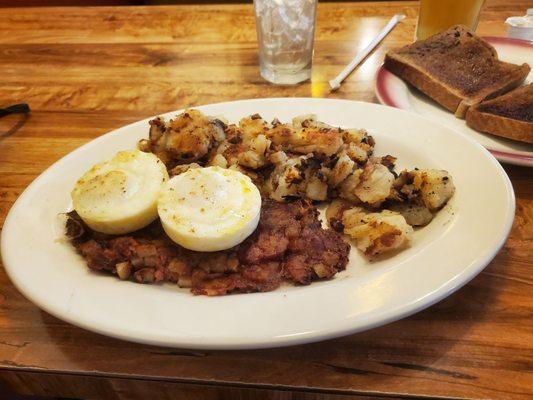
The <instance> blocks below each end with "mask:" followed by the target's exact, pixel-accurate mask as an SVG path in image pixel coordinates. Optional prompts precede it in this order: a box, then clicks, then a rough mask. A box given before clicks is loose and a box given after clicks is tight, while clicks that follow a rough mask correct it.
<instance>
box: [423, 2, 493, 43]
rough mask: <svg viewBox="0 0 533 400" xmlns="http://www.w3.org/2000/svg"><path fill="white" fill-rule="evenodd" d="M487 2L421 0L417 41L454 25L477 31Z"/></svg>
mask: <svg viewBox="0 0 533 400" xmlns="http://www.w3.org/2000/svg"><path fill="white" fill-rule="evenodd" d="M484 2H485V0H420V11H419V13H418V27H417V29H416V38H417V39H419V40H420V39H426V38H427V37H429V36H431V35H434V34H436V33H439V32H442V31H445V30H447V29H448V28H450V27H451V26H453V25H457V24H461V25H466V26H467V27H469V28H470V29H471V30H472V31H475V30H476V27H477V22H478V18H479V13H480V11H481V8H482V7H483V3H484Z"/></svg>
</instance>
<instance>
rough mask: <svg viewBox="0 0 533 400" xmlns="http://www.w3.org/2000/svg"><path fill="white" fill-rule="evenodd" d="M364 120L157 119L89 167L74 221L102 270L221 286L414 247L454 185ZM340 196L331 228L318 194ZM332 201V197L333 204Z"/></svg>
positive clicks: (248, 286)
mask: <svg viewBox="0 0 533 400" xmlns="http://www.w3.org/2000/svg"><path fill="white" fill-rule="evenodd" d="M374 144H375V143H374V139H373V138H372V136H370V135H369V134H368V133H367V132H366V131H365V130H363V129H343V128H339V127H334V126H330V125H327V124H325V123H323V122H319V121H317V120H316V118H315V117H313V116H312V115H305V116H300V117H296V118H294V119H293V120H292V122H291V123H282V122H280V121H279V120H277V119H275V120H274V121H272V122H267V121H265V120H264V119H263V118H261V116H260V115H258V114H255V115H252V116H249V117H246V118H243V119H241V120H240V121H239V123H238V124H230V123H228V122H227V121H224V120H222V119H221V118H212V117H208V116H206V115H204V114H203V113H202V112H200V111H198V110H187V111H185V112H183V113H182V114H180V115H178V116H176V118H174V119H171V120H169V121H165V120H164V119H163V118H160V117H158V118H155V119H154V120H152V121H150V131H149V137H148V139H143V140H141V141H140V142H139V149H138V150H132V151H121V152H118V153H117V154H116V155H115V157H114V158H112V159H111V160H108V161H105V162H103V163H100V164H97V165H95V166H94V167H92V168H91V169H90V170H88V171H87V172H86V173H85V174H84V175H83V176H82V177H81V178H80V179H79V180H78V182H77V183H76V185H75V187H74V189H73V190H72V200H73V208H74V210H73V211H71V212H69V213H68V214H67V216H68V218H67V223H66V234H67V236H68V238H69V239H70V241H71V243H72V244H73V246H74V247H75V248H76V250H77V251H78V252H79V253H80V254H81V255H82V256H83V258H84V259H85V260H86V262H87V265H88V266H89V268H91V269H92V270H96V271H102V272H107V273H110V274H113V275H116V276H118V277H119V278H120V279H123V280H132V281H135V282H140V283H156V282H166V281H168V282H173V283H176V284H177V285H179V286H180V287H187V288H190V289H191V291H192V293H194V294H204V295H209V296H214V295H224V294H229V293H238V292H241V293H244V292H264V291H270V290H274V289H276V288H277V287H279V286H280V285H281V284H282V283H283V282H289V283H293V284H296V285H307V284H310V283H311V282H313V281H315V280H321V279H329V278H332V277H334V276H335V274H336V273H337V272H339V271H341V270H344V269H345V268H346V265H347V263H348V255H349V251H350V244H349V242H350V241H351V242H352V243H353V244H354V245H355V246H356V247H357V249H359V250H360V251H361V252H362V253H363V254H364V255H365V256H366V257H367V258H368V259H369V260H374V259H375V258H376V257H378V256H379V255H381V254H383V253H387V252H391V251H399V250H401V249H402V248H404V247H406V246H408V244H409V241H410V236H411V234H412V232H413V227H417V226H424V225H427V224H428V223H429V222H430V221H431V220H432V219H433V217H434V215H435V213H436V212H438V210H440V209H441V208H442V207H443V206H444V205H445V204H446V203H447V202H448V200H449V199H450V198H451V197H452V196H453V193H454V190H455V188H454V184H453V180H452V177H451V176H450V175H449V174H448V172H446V171H444V170H435V169H425V170H424V169H418V168H414V169H413V170H404V171H401V172H396V171H395V162H396V158H395V157H393V156H391V155H385V156H374V155H373V150H374ZM325 202H329V204H328V205H327V209H326V213H325V216H326V220H327V223H328V225H329V227H328V228H324V227H323V226H322V222H321V220H320V218H319V216H320V215H319V211H318V209H317V207H316V205H317V204H323V203H325ZM326 204H327V203H326Z"/></svg>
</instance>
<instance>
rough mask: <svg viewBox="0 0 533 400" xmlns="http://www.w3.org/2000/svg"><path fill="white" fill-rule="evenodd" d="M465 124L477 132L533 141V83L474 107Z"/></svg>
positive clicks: (469, 112) (468, 113) (467, 115)
mask: <svg viewBox="0 0 533 400" xmlns="http://www.w3.org/2000/svg"><path fill="white" fill-rule="evenodd" d="M466 123H467V125H468V126H469V127H471V128H473V129H475V130H477V131H481V132H487V133H491V134H493V135H498V136H503V137H506V138H509V139H514V140H519V141H522V142H527V143H533V83H530V84H529V85H526V86H523V87H520V88H518V89H515V90H513V91H512V92H509V93H507V94H504V95H503V96H500V97H497V98H495V99H493V100H487V101H484V102H483V103H480V104H478V105H476V106H473V107H471V108H470V109H469V110H468V112H467V114H466Z"/></svg>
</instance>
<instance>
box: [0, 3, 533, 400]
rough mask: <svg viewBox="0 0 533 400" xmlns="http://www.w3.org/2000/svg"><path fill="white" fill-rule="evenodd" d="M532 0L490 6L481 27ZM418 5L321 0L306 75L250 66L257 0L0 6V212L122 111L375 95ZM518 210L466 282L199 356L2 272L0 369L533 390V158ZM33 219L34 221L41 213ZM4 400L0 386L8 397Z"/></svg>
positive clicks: (144, 394)
mask: <svg viewBox="0 0 533 400" xmlns="http://www.w3.org/2000/svg"><path fill="white" fill-rule="evenodd" d="M527 6H531V2H530V1H527V0H524V1H519V0H511V1H510V0H496V1H488V2H487V6H486V8H485V11H484V12H483V15H482V17H481V22H480V24H479V30H478V31H479V32H480V33H482V34H489V35H504V34H505V26H504V24H503V21H504V20H505V18H507V17H508V16H511V15H521V14H523V13H524V11H525V9H526V8H527ZM400 12H401V13H404V14H406V15H407V19H406V20H405V22H404V23H403V24H401V25H400V26H399V27H398V28H397V29H395V30H394V31H393V32H392V34H391V35H390V36H389V37H388V38H387V39H386V40H385V41H384V45H382V46H381V47H380V48H379V49H378V50H377V51H376V52H375V53H374V54H373V55H371V56H370V58H369V59H368V60H367V62H366V63H365V64H364V65H362V66H361V67H360V68H359V69H358V70H357V71H356V72H355V73H354V74H353V75H351V76H350V77H349V79H348V80H347V81H346V83H345V84H344V85H343V86H342V87H341V89H340V90H339V91H338V92H336V93H334V94H330V93H328V91H327V84H326V82H327V80H328V79H330V78H331V77H333V76H334V75H335V74H337V73H338V72H339V71H340V69H341V68H342V66H343V65H344V64H345V63H346V62H347V61H348V60H349V59H350V58H351V57H352V55H353V54H354V52H355V51H356V50H357V49H359V48H361V47H363V46H364V45H365V43H367V42H368V41H369V38H370V37H371V36H373V35H374V34H375V33H376V32H377V31H378V30H379V29H380V28H381V26H382V25H383V24H384V23H385V22H386V21H387V20H388V19H389V18H390V17H391V15H393V14H395V13H400ZM416 16H417V3H416V2H399V1H395V2H377V3H353V4H351V3H338V4H334V3H325V4H320V5H319V9H318V22H317V30H316V51H315V66H314V69H313V79H312V81H311V82H310V83H305V84H302V85H300V86H296V87H281V86H271V85H269V84H267V83H266V82H265V81H263V80H262V79H261V78H260V77H259V74H258V67H257V48H256V37H255V28H254V19H253V15H252V7H251V5H213V6H209V5H198V6H194V5H183V6H175V7H116V8H52V9H37V8H31V9H30V8H28V9H16V10H14V9H1V10H0V43H1V45H0V102H1V103H0V106H5V105H9V104H13V103H17V102H21V101H25V102H28V103H29V104H30V105H31V107H32V109H33V111H32V112H31V115H30V116H29V118H28V119H27V120H26V121H23V123H21V125H22V126H21V127H20V129H18V130H17V131H16V132H14V133H13V132H12V131H13V130H11V132H10V133H7V132H9V131H10V128H11V127H12V126H13V125H15V124H16V123H17V121H19V119H20V117H17V116H11V117H5V118H2V119H0V132H2V133H3V134H2V137H1V139H0V160H1V162H0V218H1V220H2V221H3V220H4V218H5V216H6V213H7V211H8V210H9V208H10V207H11V205H12V203H13V202H14V201H15V199H16V198H17V196H18V195H19V194H20V193H21V192H22V190H23V189H24V188H25V187H26V186H27V185H28V184H29V183H30V182H31V181H32V180H33V179H34V178H35V177H36V176H37V175H38V174H40V173H41V172H42V171H43V170H44V169H45V168H46V167H48V166H49V165H51V164H52V163H53V162H55V161H56V160H58V159H59V158H60V157H62V156H63V155H65V154H67V153H68V152H70V151H71V150H73V149H75V148H77V147H78V146H80V145H81V144H83V143H85V142H87V141H89V140H91V139H92V138H94V137H97V136H98V135H101V134H103V133H105V132H107V131H109V130H111V129H114V128H117V127H120V126H122V125H124V124H127V123H130V122H133V121H136V120H138V119H141V118H145V117H148V116H151V115H154V114H157V113H162V112H166V111H170V110H174V109H179V108H182V107H186V106H192V105H199V104H205V103H211V102H219V101H225V100H234V99H241V98H251V97H265V96H266V97H273V96H316V97H320V96H324V97H325V96H328V97H335V98H347V99H358V100H365V101H376V98H375V96H374V92H373V90H374V88H373V86H374V84H373V77H374V73H375V70H376V67H377V66H378V65H379V63H380V62H381V60H382V59H383V55H384V53H385V51H386V50H387V49H388V48H391V47H394V46H398V45H401V44H405V43H408V42H409V41H410V40H411V39H412V38H413V34H414V28H415V23H416ZM505 168H506V170H507V172H508V173H509V175H510V177H511V179H512V181H513V185H514V188H515V191H516V197H517V209H516V219H515V223H514V226H513V230H512V233H511V236H510V238H509V239H508V240H507V242H506V244H505V246H504V247H503V249H502V250H501V251H500V253H499V254H498V255H497V257H496V258H495V260H494V261H493V262H492V263H491V264H490V265H489V266H488V267H487V268H486V269H485V270H484V271H483V272H482V273H481V274H480V275H479V276H478V277H477V278H475V279H474V280H473V281H472V282H471V283H470V284H468V285H467V286H466V287H464V288H463V289H461V290H459V291H458V292H457V293H455V294H454V295H452V296H450V297H449V298H448V299H446V300H444V301H442V302H440V303H438V304H437V305H435V306H433V307H431V308H430V309H428V310H426V311H423V312H420V313H418V314H416V315H414V316H412V317H410V318H407V319H404V320H402V321H399V322H396V323H393V324H390V325H387V326H384V327H381V328H378V329H374V330H371V331H369V332H365V333H360V334H356V335H352V336H348V337H344V338H340V339H336V340H330V341H327V342H322V343H316V344H310V345H303V346H296V347H291V348H282V349H274V350H259V351H189V350H176V349H165V348H157V347H151V346H143V345H137V344H131V343H127V342H122V341H119V340H115V339H110V338H107V337H104V336H100V335H97V334H94V333H91V332H87V331H84V330H82V329H80V328H77V327H74V326H71V325H69V324H67V323H64V322H62V321H60V320H58V319H56V318H54V317H52V316H50V315H48V314H46V313H44V312H42V311H40V310H39V309H38V308H37V307H36V306H34V305H33V304H31V303H30V302H28V301H27V300H26V299H24V298H23V297H22V296H21V295H20V294H19V293H18V292H17V290H16V289H15V288H14V287H13V286H12V285H11V283H10V282H9V280H8V278H7V276H6V274H5V271H4V270H3V269H0V329H1V330H0V377H1V381H2V382H4V384H5V385H7V386H9V387H10V388H11V389H12V390H15V391H17V392H20V393H26V394H39V395H49V396H61V397H74V398H95V399H97V398H101V399H134V398H135V399H137V398H154V399H155V398H157V399H167V398H180V399H197V398H198V399H199V398H202V399H226V398H228V399H235V398H240V399H248V398H250V399H266V398H269V399H270V398H276V399H289V398H290V399H325V398H328V399H344V398H347V396H352V397H351V398H365V399H369V398H372V399H378V398H384V397H389V396H393V397H400V398H407V397H409V398H411V397H418V396H430V397H433V396H434V397H437V396H443V397H447V398H452V397H453V398H493V399H511V398H512V399H519V398H523V399H525V398H532V397H533V373H532V370H533V322H532V321H533V318H532V317H533V296H532V294H533V292H532V283H533V280H532V278H531V268H532V267H533V265H532V259H533V251H532V249H533V246H532V244H531V240H532V239H533V229H532V228H533V181H532V177H533V174H532V170H530V169H526V168H519V167H512V166H506V167H505ZM36 223H38V221H36ZM0 397H1V396H0Z"/></svg>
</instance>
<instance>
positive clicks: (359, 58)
mask: <svg viewBox="0 0 533 400" xmlns="http://www.w3.org/2000/svg"><path fill="white" fill-rule="evenodd" d="M404 18H405V15H403V14H396V15H395V16H394V17H392V18H391V20H390V21H389V22H388V23H387V25H385V26H384V27H383V29H382V30H381V31H380V32H379V33H378V35H377V36H376V37H375V38H374V39H373V40H372V41H371V42H370V43H369V44H368V46H366V47H365V48H364V49H363V50H361V51H360V52H359V53H357V55H356V56H355V58H354V59H353V60H352V61H351V62H350V64H348V65H347V66H346V67H344V69H343V70H342V72H341V73H340V74H339V75H337V77H335V79H332V80H330V81H329V86H330V87H331V90H337V89H338V88H339V87H340V86H341V82H342V81H343V80H344V79H346V77H347V76H348V75H350V72H352V71H353V70H354V69H355V67H357V66H358V65H359V63H361V61H363V60H364V59H365V57H366V56H368V54H370V52H371V51H372V50H373V49H374V48H375V47H376V46H377V45H378V44H379V42H381V41H382V40H383V38H384V37H385V36H387V34H388V33H389V32H390V31H391V30H392V28H394V27H395V26H396V24H397V23H398V22H400V21H401V20H403V19H404Z"/></svg>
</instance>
